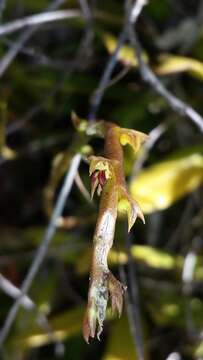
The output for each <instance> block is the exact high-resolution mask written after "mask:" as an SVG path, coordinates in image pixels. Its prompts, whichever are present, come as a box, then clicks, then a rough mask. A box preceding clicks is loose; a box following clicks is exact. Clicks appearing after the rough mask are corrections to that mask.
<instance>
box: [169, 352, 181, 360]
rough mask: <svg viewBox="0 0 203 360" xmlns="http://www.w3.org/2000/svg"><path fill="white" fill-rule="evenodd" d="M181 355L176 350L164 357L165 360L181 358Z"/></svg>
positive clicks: (179, 359)
mask: <svg viewBox="0 0 203 360" xmlns="http://www.w3.org/2000/svg"><path fill="white" fill-rule="evenodd" d="M181 359H182V357H181V355H180V354H179V353H178V352H172V353H171V354H169V355H168V356H167V358H166V360H181Z"/></svg>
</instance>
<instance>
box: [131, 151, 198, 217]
mask: <svg viewBox="0 0 203 360" xmlns="http://www.w3.org/2000/svg"><path fill="white" fill-rule="evenodd" d="M202 182H203V154H202V153H201V151H198V149H192V150H190V151H189V152H187V153H183V154H182V155H178V154H177V157H173V158H171V159H168V160H165V161H162V162H160V163H157V164H155V165H152V166H150V167H149V168H147V169H146V170H143V171H142V172H141V173H140V175H138V176H137V177H136V179H135V180H133V181H132V182H131V184H130V191H131V193H132V196H133V198H134V199H136V201H138V203H139V204H140V207H141V209H142V210H143V212H144V213H151V212H153V211H157V210H162V209H166V208H168V207H169V206H171V205H172V204H173V203H174V202H175V201H176V200H178V199H180V198H181V197H183V196H184V195H186V194H188V193H190V192H192V191H194V190H195V189H196V188H197V187H198V186H200V184H201V183H202Z"/></svg>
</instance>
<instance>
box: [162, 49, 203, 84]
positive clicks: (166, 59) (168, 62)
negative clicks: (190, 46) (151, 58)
mask: <svg viewBox="0 0 203 360" xmlns="http://www.w3.org/2000/svg"><path fill="white" fill-rule="evenodd" d="M159 61H160V64H159V65H158V66H157V67H156V68H155V71H156V73H157V74H159V75H168V74H173V73H178V72H185V71H187V72H189V73H191V74H192V75H194V76H195V77H197V78H198V79H200V80H203V63H201V62H200V61H198V60H196V59H191V58H188V57H185V56H176V55H162V56H160V58H159Z"/></svg>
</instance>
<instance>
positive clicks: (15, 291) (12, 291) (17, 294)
mask: <svg viewBox="0 0 203 360" xmlns="http://www.w3.org/2000/svg"><path fill="white" fill-rule="evenodd" d="M0 288H1V289H2V290H3V291H4V292H5V293H6V294H7V295H9V296H11V297H12V298H13V299H18V298H20V305H21V306H23V307H24V308H25V309H26V310H32V311H35V312H36V313H37V322H38V324H39V326H41V328H42V329H43V330H44V331H46V332H47V334H48V335H49V337H50V338H51V339H53V341H54V342H55V343H56V346H57V347H59V346H60V348H62V344H61V343H60V342H59V341H58V340H57V339H56V337H55V335H54V334H53V329H52V327H51V325H50V324H49V321H48V319H47V317H46V315H45V314H44V313H42V312H41V311H39V310H38V309H37V306H36V304H35V303H34V302H33V301H32V300H31V299H30V297H29V296H27V295H22V293H21V290H20V289H19V288H17V287H16V286H15V285H13V284H12V283H11V282H10V281H9V280H8V279H6V278H5V277H4V276H3V275H2V274H0Z"/></svg>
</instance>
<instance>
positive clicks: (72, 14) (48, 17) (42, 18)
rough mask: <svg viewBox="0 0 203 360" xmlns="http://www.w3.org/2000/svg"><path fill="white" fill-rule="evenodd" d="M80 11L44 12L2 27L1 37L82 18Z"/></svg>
mask: <svg viewBox="0 0 203 360" xmlns="http://www.w3.org/2000/svg"><path fill="white" fill-rule="evenodd" d="M81 16H82V13H81V11H79V10H57V11H50V12H44V13H42V14H37V15H31V16H26V17H24V18H22V19H17V20H13V21H11V22H8V23H7V24H3V25H1V26H0V37H1V36H3V35H5V34H6V35H7V34H11V33H13V32H15V31H17V30H21V29H23V28H25V27H28V26H36V25H42V24H45V23H49V22H54V21H59V20H65V19H72V18H77V17H81Z"/></svg>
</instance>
